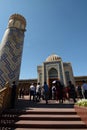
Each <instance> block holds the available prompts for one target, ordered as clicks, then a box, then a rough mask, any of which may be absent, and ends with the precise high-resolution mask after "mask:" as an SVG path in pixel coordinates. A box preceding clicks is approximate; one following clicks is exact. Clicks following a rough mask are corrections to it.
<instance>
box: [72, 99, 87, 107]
mask: <svg viewBox="0 0 87 130" xmlns="http://www.w3.org/2000/svg"><path fill="white" fill-rule="evenodd" d="M75 104H76V105H78V106H84V107H87V99H81V100H78V101H77V102H76V103H75Z"/></svg>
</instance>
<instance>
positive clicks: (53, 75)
mask: <svg viewBox="0 0 87 130" xmlns="http://www.w3.org/2000/svg"><path fill="white" fill-rule="evenodd" d="M54 80H58V71H57V70H56V69H55V68H51V69H50V70H49V71H48V85H49V87H51V86H52V82H53V81H54Z"/></svg>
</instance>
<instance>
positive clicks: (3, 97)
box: [0, 83, 11, 113]
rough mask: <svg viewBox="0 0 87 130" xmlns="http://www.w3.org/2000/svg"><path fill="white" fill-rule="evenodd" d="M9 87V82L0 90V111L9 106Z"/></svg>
mask: <svg viewBox="0 0 87 130" xmlns="http://www.w3.org/2000/svg"><path fill="white" fill-rule="evenodd" d="M10 98H11V88H10V86H9V83H6V85H5V87H4V88H2V89H1V90H0V113H1V112H2V111H3V110H4V109H6V108H8V107H10Z"/></svg>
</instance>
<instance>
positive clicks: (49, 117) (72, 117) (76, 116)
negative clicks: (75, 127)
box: [2, 114, 81, 121]
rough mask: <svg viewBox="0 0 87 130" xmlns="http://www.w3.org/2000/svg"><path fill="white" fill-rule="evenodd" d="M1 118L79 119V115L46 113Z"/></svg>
mask: <svg viewBox="0 0 87 130" xmlns="http://www.w3.org/2000/svg"><path fill="white" fill-rule="evenodd" d="M2 119H3V120H46V121H48V120H49V121H51V120H53V121H80V120H81V119H80V117H79V116H78V115H53V114H52V115H51V114H50V115H48V114H44V115H43V114H41V115H40V114H39V115H37V114H31V115H30V114H25V115H19V116H7V117H6V115H5V116H3V117H2Z"/></svg>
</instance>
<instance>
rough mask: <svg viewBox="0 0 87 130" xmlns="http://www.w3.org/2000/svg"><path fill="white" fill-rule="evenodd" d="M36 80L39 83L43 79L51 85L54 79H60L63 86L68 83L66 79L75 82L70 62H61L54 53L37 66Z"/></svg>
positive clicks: (42, 81) (42, 82)
mask: <svg viewBox="0 0 87 130" xmlns="http://www.w3.org/2000/svg"><path fill="white" fill-rule="evenodd" d="M37 73H38V82H40V83H41V85H43V84H44V81H46V82H47V84H48V85H49V86H50V87H51V85H52V82H53V81H54V80H58V79H59V80H60V81H61V82H62V83H63V84H64V85H65V86H67V85H68V81H70V80H71V81H72V82H73V83H74V84H75V80H74V76H73V69H72V65H71V63H70V62H63V61H62V58H61V57H60V56H58V55H56V54H52V55H50V56H48V57H47V59H46V60H45V61H44V62H43V63H42V65H39V66H37Z"/></svg>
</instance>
